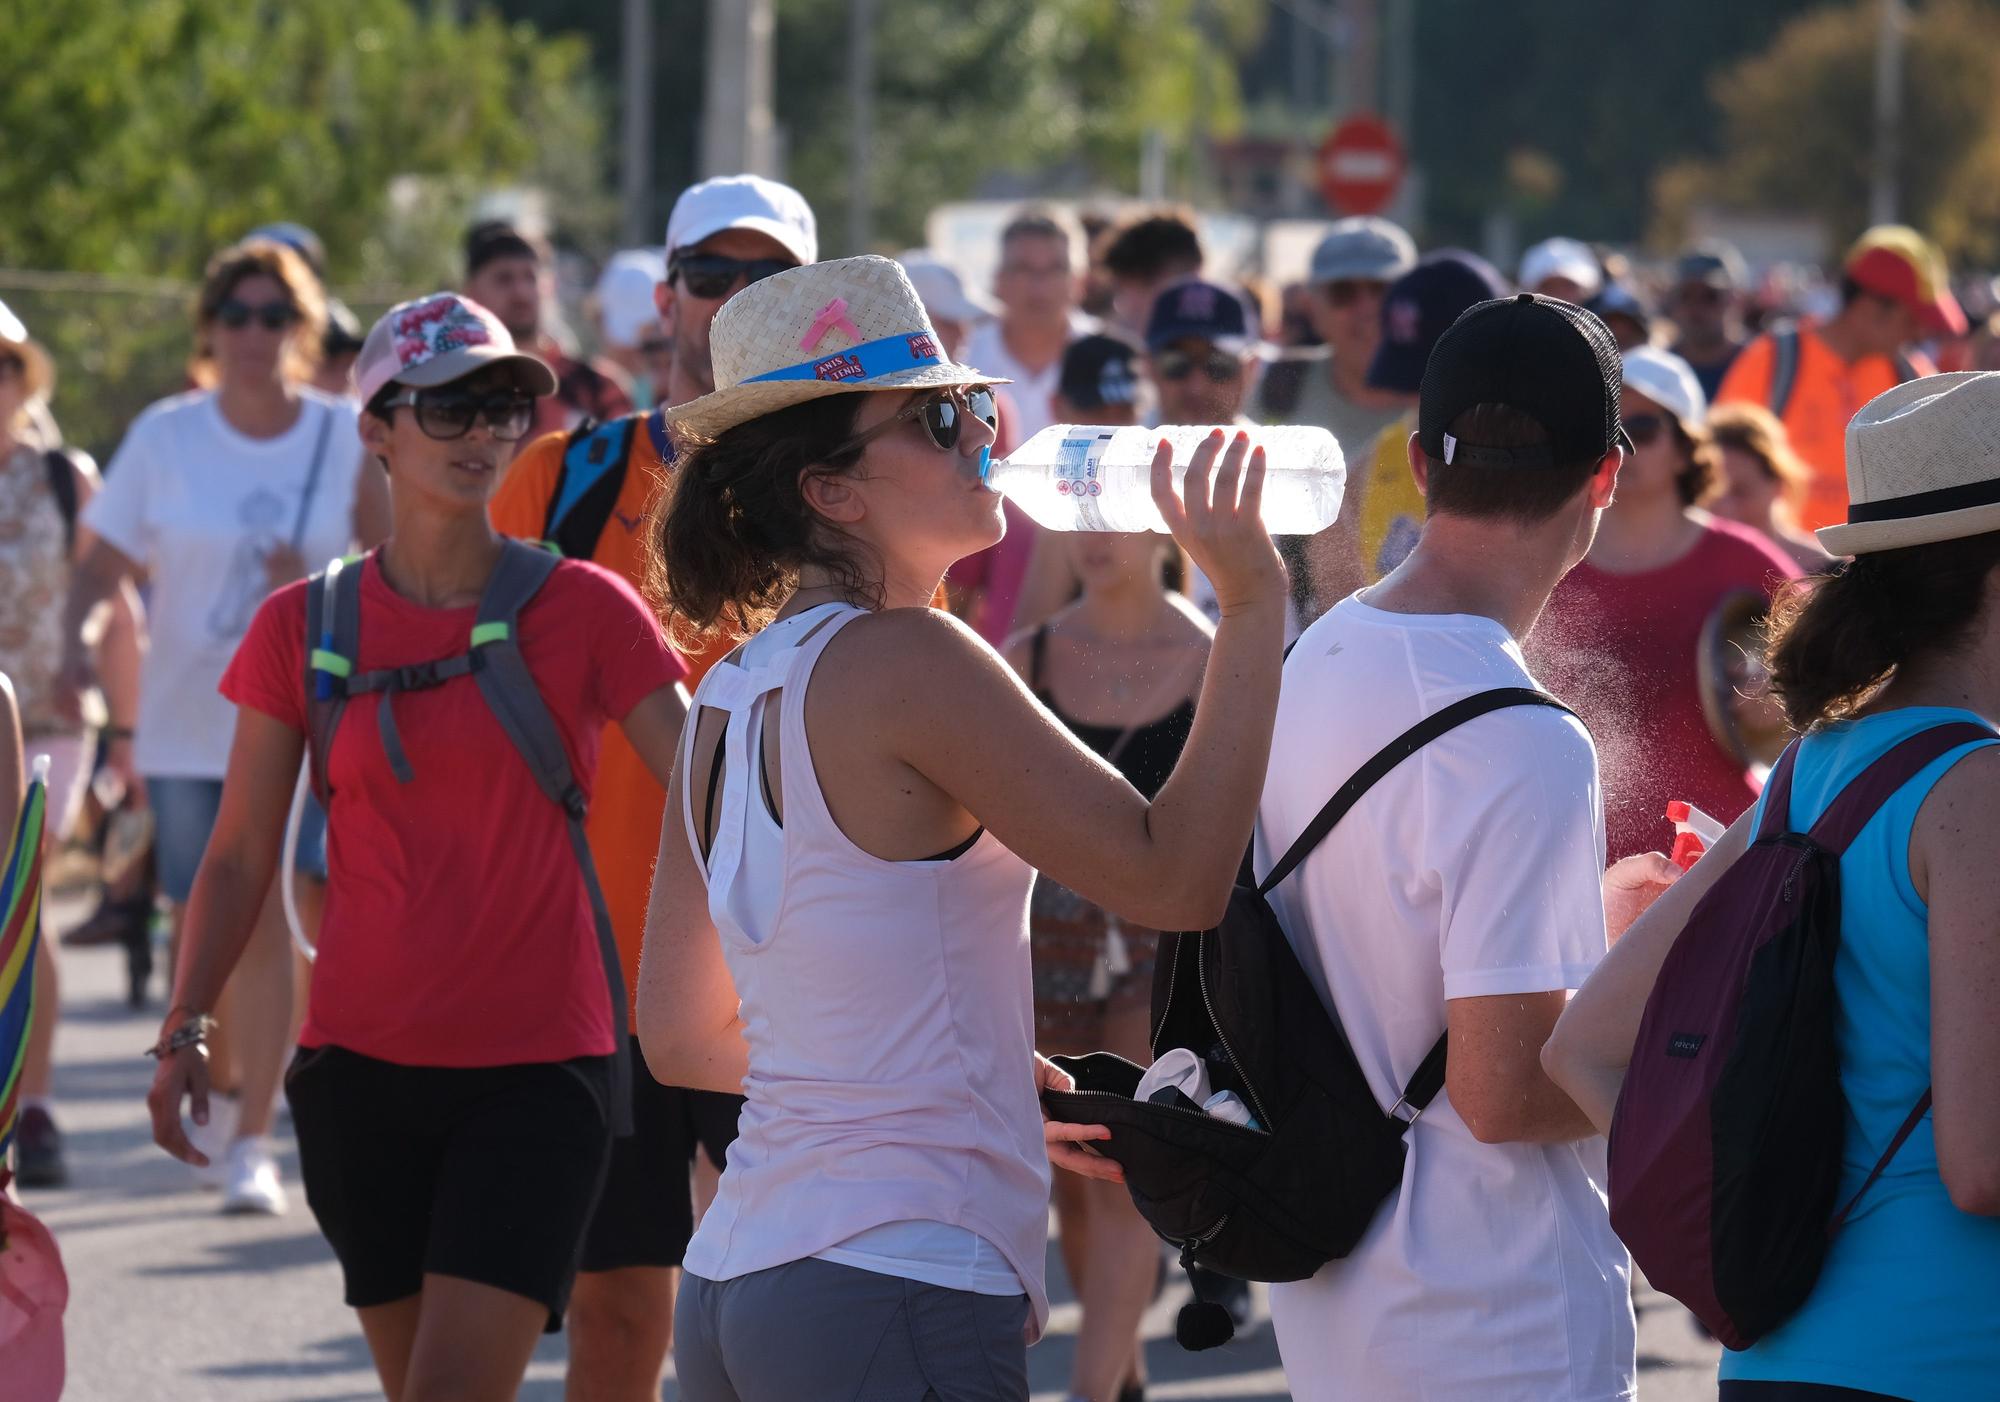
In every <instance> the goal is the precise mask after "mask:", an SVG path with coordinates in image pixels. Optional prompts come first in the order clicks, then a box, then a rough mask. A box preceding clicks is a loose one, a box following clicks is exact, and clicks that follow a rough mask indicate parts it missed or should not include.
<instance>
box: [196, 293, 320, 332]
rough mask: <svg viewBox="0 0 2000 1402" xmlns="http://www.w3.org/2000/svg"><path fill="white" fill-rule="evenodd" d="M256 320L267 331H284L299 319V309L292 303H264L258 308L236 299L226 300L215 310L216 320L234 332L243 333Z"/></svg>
mask: <svg viewBox="0 0 2000 1402" xmlns="http://www.w3.org/2000/svg"><path fill="white" fill-rule="evenodd" d="M252 318H255V319H256V320H258V321H261V322H263V323H264V329H265V330H266V331H282V330H284V329H285V328H286V327H287V326H290V325H291V324H292V323H293V322H295V321H297V320H298V319H299V309H298V308H297V307H295V306H293V305H292V304H291V303H290V302H264V303H261V304H259V305H257V306H252V305H251V304H250V303H248V302H245V301H241V300H240V299H238V298H235V297H229V298H225V299H224V300H223V302H222V304H221V305H220V306H218V307H216V309H215V319H216V320H217V321H219V322H221V323H222V324H223V325H224V326H227V327H228V328H229V329H230V330H232V331H241V330H242V329H243V328H244V327H246V326H248V325H249V324H250V322H251V319H252Z"/></svg>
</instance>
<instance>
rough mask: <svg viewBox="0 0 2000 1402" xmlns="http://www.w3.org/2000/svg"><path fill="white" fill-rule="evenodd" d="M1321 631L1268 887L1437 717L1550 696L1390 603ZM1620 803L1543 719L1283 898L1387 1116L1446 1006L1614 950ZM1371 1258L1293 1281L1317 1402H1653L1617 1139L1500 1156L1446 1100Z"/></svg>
mask: <svg viewBox="0 0 2000 1402" xmlns="http://www.w3.org/2000/svg"><path fill="white" fill-rule="evenodd" d="M1365 597H1366V591H1363V593H1362V594H1357V595H1355V596H1354V597H1352V598H1349V599H1346V600H1344V601H1343V602H1341V603H1340V604H1337V605H1336V606H1335V607H1334V608H1332V609H1331V610H1329V611H1328V612H1327V613H1326V614H1325V615H1324V616H1323V617H1321V618H1320V619H1319V620H1318V621H1317V622H1315V623H1314V624H1313V625H1312V626H1310V627H1309V628H1307V629H1306V631H1305V633H1304V635H1303V636H1302V637H1301V638H1300V640H1299V643H1298V646H1297V647H1296V648H1295V649H1294V650H1293V652H1292V655H1291V657H1290V659H1289V660H1288V661H1287V663H1286V665H1285V675H1284V686H1283V689H1282V691H1281V693H1280V697H1279V702H1278V720H1277V731H1276V735H1275V738H1274V740H1273V742H1272V745H1271V767H1270V771H1269V775H1268V777H1267V778H1266V780H1265V786H1264V797H1263V800H1262V802H1261V804H1260V805H1259V808H1258V814H1257V837H1256V866H1257V871H1258V874H1259V875H1260V876H1261V875H1262V874H1263V873H1265V872H1268V871H1269V870H1270V869H1271V867H1272V865H1273V864H1274V863H1275V862H1276V860H1277V857H1278V856H1280V855H1282V854H1283V852H1284V850H1285V849H1286V848H1288V847H1289V846H1290V845H1291V844H1292V842H1293V840H1294V839H1295V838H1296V837H1297V836H1298V834H1299V833H1300V832H1302V831H1304V829H1305V827H1306V825H1307V823H1308V822H1310V821H1311V819H1312V817H1313V815H1314V814H1316V813H1317V812H1318V811H1319V810H1320V808H1321V807H1322V806H1324V804H1325V802H1326V800H1327V798H1328V797H1329V796H1331V795H1332V793H1333V792H1334V790H1335V789H1336V788H1338V787H1339V786H1340V785H1341V784H1342V783H1344V782H1346V780H1347V779H1348V778H1349V777H1351V776H1352V775H1353V774H1354V772H1355V771H1356V770H1358V769H1359V768H1360V767H1361V766H1362V765H1363V764H1364V763H1365V762H1366V761H1367V760H1368V759H1369V757H1370V756H1372V755H1373V754H1375V752H1376V751H1377V750H1379V749H1381V748H1382V746H1384V745H1386V744H1387V743H1388V742H1389V741H1390V740H1392V739H1394V738H1395V737H1396V736H1397V735H1399V734H1401V733H1402V732H1403V731H1404V730H1406V729H1408V728H1409V727H1410V726H1411V725H1414V724H1415V723H1416V722H1417V721H1418V720H1419V719H1420V718H1422V717H1423V716H1425V715H1429V714H1431V713H1433V712H1436V711H1438V710H1441V709H1443V708H1444V707H1445V706H1447V705H1449V704H1450V703H1452V702H1454V701H1457V700H1459V699H1461V698H1462V697H1466V696H1470V695H1472V694H1473V693H1475V692H1480V691H1487V690H1491V689H1493V688H1495V687H1510V686H1533V685H1534V684H1535V683H1534V679H1533V678H1532V677H1531V676H1530V675H1529V674H1528V668H1527V664H1526V663H1525V662H1524V661H1523V660H1522V657H1521V650H1520V648H1519V647H1518V646H1517V645H1516V643H1515V642H1514V640H1513V638H1511V637H1510V636H1509V635H1508V633H1507V631H1506V630H1505V629H1504V628H1503V627H1501V625H1500V624H1499V623H1497V622H1495V621H1493V620H1491V619H1488V618H1479V617H1469V616H1463V615H1450V616H1439V615H1415V614H1398V613H1389V612H1385V611H1383V610H1380V609H1376V608H1371V607H1369V606H1368V605H1367V604H1366V603H1363V602H1362V599H1363V598H1365ZM1603 811H1604V810H1603V803H1602V800H1601V796H1600V793H1599V789H1598V775H1597V756H1596V752H1595V750H1594V749H1593V747H1592V745H1591V741H1590V736H1589V733H1588V732H1587V731H1585V729H1584V728H1583V726H1582V725H1581V724H1579V723H1578V722H1577V721H1575V720H1573V719H1571V718H1570V717H1569V716H1567V715H1565V714H1563V713H1562V712H1560V711H1556V710H1551V709H1545V708H1540V707H1518V708H1513V709H1509V710H1503V711H1496V712H1493V713H1491V714H1488V715H1484V716H1481V717H1478V718H1477V719H1475V720H1472V721H1469V722H1467V723H1466V724H1464V725H1463V726H1461V727H1460V728H1458V729H1457V730H1454V731H1452V732H1450V733H1449V734H1447V735H1445V736H1443V737H1442V738H1440V739H1437V740H1434V741H1432V742H1431V743H1430V744H1429V745H1428V746H1426V747H1425V748H1424V749H1422V750H1420V751H1419V752H1418V753H1417V754H1416V755H1414V756H1412V757H1411V758H1410V759H1408V760H1406V761H1404V762H1403V763H1402V764H1401V765H1399V766H1398V767H1397V768H1396V769H1394V770H1392V771H1391V772H1390V773H1389V774H1388V775H1387V776H1386V777H1384V778H1383V779H1382V780H1381V781H1380V782H1379V783H1377V784H1376V786H1375V787H1374V788H1373V789H1371V790H1370V791H1369V792H1368V793H1367V794H1366V795H1365V796H1364V797H1363V798H1362V799H1361V800H1360V802H1359V803H1357V804H1356V805H1355V807H1354V808H1353V809H1352V811H1350V812H1349V813H1348V815H1347V816H1346V818H1344V819H1343V820H1342V821H1341V823H1340V824H1339V826H1337V827H1336V828H1335V829H1334V830H1333V832H1332V833H1331V834H1330V835H1329V836H1328V837H1327V839H1326V841H1325V842H1324V843H1323V844H1322V845H1321V846H1320V848H1319V850H1318V851H1316V852H1315V853H1314V854H1313V855H1312V856H1311V857H1310V858H1309V859H1308V860H1307V861H1306V863H1305V865H1304V866H1303V867H1301V868H1300V870H1299V871H1298V872H1297V873H1295V874H1294V875H1293V876H1292V877H1290V878H1289V879H1288V880H1287V881H1286V882H1285V883H1284V884H1283V885H1282V886H1281V887H1279V888H1278V890H1277V891H1276V892H1275V893H1274V894H1273V896H1272V898H1271V903H1272V906H1273V907H1274V909H1275V910H1276V912H1277V916H1278V922H1279V924H1280V925H1281V926H1282V927H1283V928H1284V930H1285V933H1286V936H1287V938H1288V939H1290V941H1291V943H1292V945H1293V947H1294V948H1296V949H1297V950H1298V953H1299V958H1300V961H1301V962H1302V963H1303V964H1304V966H1305V968H1306V971H1307V973H1308V975H1309V976H1310V977H1311V979H1312V981H1313V986H1314V987H1315V988H1316V989H1317V990H1318V992H1319V995H1320V997H1321V998H1322V999H1323V1000H1325V1001H1326V1002H1327V1003H1328V1005H1329V1006H1330V1007H1332V1008H1333V1009H1334V1011H1335V1013H1336V1014H1337V1016H1338V1018H1339V1020H1340V1024H1341V1026H1342V1027H1343V1028H1344V1029H1345V1031H1346V1034H1347V1038H1348V1041H1349V1042H1350V1043H1351V1044H1352V1045H1353V1047H1354V1051H1355V1055H1356V1056H1357V1057H1358V1058H1359V1060H1360V1063H1361V1066H1362V1069H1363V1070H1364V1071H1365V1072H1366V1074H1367V1077H1368V1084H1369V1087H1370V1088H1371V1089H1372V1090H1373V1091H1374V1093H1375V1097H1376V1099H1377V1100H1378V1101H1379V1102H1380V1103H1381V1104H1382V1105H1383V1106H1384V1107H1385V1108H1386V1107H1388V1106H1390V1105H1393V1104H1394V1103H1395V1102H1396V1100H1397V1099H1398V1098H1399V1097H1400V1096H1401V1095H1402V1092H1403V1087H1404V1086H1405V1085H1407V1084H1408V1082H1409V1078H1410V1076H1411V1075H1412V1074H1413V1073H1414V1072H1415V1071H1416V1069H1417V1066H1418V1064H1419V1063H1420V1062H1421V1061H1422V1060H1423V1058H1424V1055H1425V1054H1426V1053H1427V1052H1428V1051H1429V1050H1430V1048H1431V1045H1432V1044H1433V1043H1434V1042H1435V1041H1436V1040H1437V1038H1438V1036H1439V1035H1440V1034H1441V1033H1442V1032H1443V1031H1444V1028H1445V1001H1446V1000H1447V999H1450V998H1473V997H1483V996H1487V995H1494V994H1507V993H1528V992H1541V991H1546V990H1551V989H1559V988H1560V989H1573V988H1575V987H1577V986H1578V985H1579V984H1580V983H1582V982H1583V979H1584V976H1585V975H1586V974H1588V973H1589V972H1590V970H1591V968H1592V967H1593V966H1594V965H1595V964H1596V963H1597V961H1598V960H1599V959H1600V958H1602V957H1603V954H1604V950H1605V931H1604V905H1603V896H1602V892H1601V887H1600V876H1601V873H1602V871H1603V865H1604V817H1603ZM1408 1141H1409V1155H1408V1158H1407V1160H1406V1162H1405V1166H1404V1171H1403V1180H1402V1182H1401V1184H1400V1185H1399V1187H1398V1188H1397V1190H1396V1192H1395V1193H1394V1194H1393V1195H1392V1196H1391V1197H1390V1198H1389V1199H1388V1200H1387V1201H1385V1202H1384V1203H1383V1205H1382V1207H1381V1209H1380V1210H1379V1212H1378V1213H1377V1214H1376V1216H1375V1219H1374V1221H1373V1222H1372V1223H1371V1224H1370V1226H1369V1228H1368V1231H1367V1233H1366V1235H1365V1236H1364V1237H1363V1238H1362V1240H1361V1242H1360V1244H1359V1245H1358V1246H1357V1247H1356V1248H1355V1250H1354V1252H1353V1253H1352V1254H1351V1255H1349V1256H1348V1257H1347V1258H1345V1259H1343V1260H1338V1261H1333V1262H1331V1263H1329V1264H1328V1265H1327V1266H1326V1267H1325V1268H1323V1269H1322V1270H1321V1271H1320V1272H1319V1273H1318V1274H1317V1275H1315V1276H1314V1277H1313V1278H1312V1279H1311V1280H1309V1281H1301V1282H1299V1283H1297V1284H1289V1285H1274V1286H1272V1287H1271V1314H1272V1319H1273V1323H1274V1324H1275V1326H1276V1329H1277V1334H1278V1346H1279V1350H1280V1352H1281V1353H1282V1354H1283V1357H1284V1364H1285V1376H1286V1379H1287V1381H1288V1382H1289V1383H1290V1384H1291V1387H1292V1393H1293V1396H1295V1397H1296V1398H1298V1399H1299V1402H1334V1400H1335V1399H1339V1402H1358V1399H1362V1398H1366V1399H1368V1402H1399V1399H1408V1402H1557V1400H1558V1399H1563V1400H1564V1402H1602V1400H1603V1399H1614V1398H1629V1397H1631V1396H1632V1395H1633V1388H1634V1385H1635V1384H1634V1371H1635V1333H1634V1322H1633V1316H1632V1304H1631V1299H1630V1295H1629V1278H1630V1271H1631V1263H1630V1259H1629V1258H1628V1256H1627V1255H1626V1253H1625V1248H1624V1247H1623V1245H1621V1244H1620V1242H1619V1241H1618V1238H1617V1237H1616V1236H1615V1235H1613V1233H1612V1231H1611V1223H1610V1219H1609V1217H1608V1215H1607V1210H1606V1205H1605V1151H1604V1141H1603V1140H1602V1139H1601V1138H1592V1139H1586V1140H1582V1141H1579V1142H1575V1143H1569V1144H1482V1143H1480V1142H1479V1141H1478V1140H1476V1139H1474V1138H1473V1136H1472V1132H1471V1131H1470V1130H1469V1129H1467V1128H1466V1125H1465V1122H1464V1121H1463V1120H1462V1119H1460V1118H1459V1116H1458V1114H1457V1112H1456V1111H1455V1110H1454V1109H1453V1108H1452V1105H1451V1099H1450V1096H1449V1094H1448V1093H1447V1092H1442V1091H1441V1092H1440V1093H1439V1094H1438V1097H1437V1099H1436V1100H1434V1101H1432V1102H1431V1105H1430V1108H1429V1109H1427V1110H1425V1111H1424V1113H1423V1115H1422V1116H1421V1117H1420V1118H1419V1119H1418V1120H1417V1122H1416V1123H1415V1124H1414V1125H1413V1126H1411V1128H1410V1130H1409V1131H1408Z"/></svg>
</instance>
